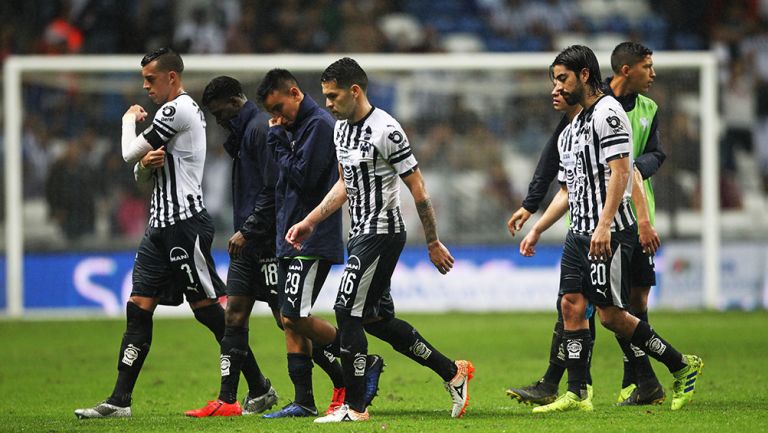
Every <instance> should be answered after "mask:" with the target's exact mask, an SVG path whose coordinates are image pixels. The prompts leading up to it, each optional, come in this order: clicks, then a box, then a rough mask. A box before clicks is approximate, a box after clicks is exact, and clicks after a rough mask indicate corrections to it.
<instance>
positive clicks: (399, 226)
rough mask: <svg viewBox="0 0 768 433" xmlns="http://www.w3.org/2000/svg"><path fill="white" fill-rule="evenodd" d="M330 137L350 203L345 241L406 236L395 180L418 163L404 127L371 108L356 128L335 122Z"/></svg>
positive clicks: (378, 110) (341, 122) (347, 123)
mask: <svg viewBox="0 0 768 433" xmlns="http://www.w3.org/2000/svg"><path fill="white" fill-rule="evenodd" d="M333 136H334V144H335V145H336V156H337V157H338V160H339V164H341V167H342V172H343V175H344V184H345V185H346V187H347V197H348V199H349V215H350V217H351V219H352V224H351V227H350V231H349V237H350V238H352V237H355V236H357V235H360V234H392V233H401V232H404V231H405V223H404V222H403V216H402V214H401V212H400V179H399V177H400V176H405V175H407V174H409V173H412V172H413V171H414V170H415V169H416V166H417V162H416V158H415V157H414V156H413V153H412V152H411V145H410V143H409V142H408V137H406V135H405V132H404V131H403V128H402V127H401V126H400V124H399V123H398V122H397V121H396V120H395V119H394V118H393V117H392V116H390V115H389V114H388V113H387V112H385V111H384V110H381V109H378V108H375V107H374V108H372V109H371V111H370V112H369V113H368V114H367V115H366V116H365V117H364V118H363V119H361V120H359V121H358V122H356V123H353V124H350V123H349V122H348V121H346V120H340V121H337V122H336V127H335V128H334V135H333Z"/></svg>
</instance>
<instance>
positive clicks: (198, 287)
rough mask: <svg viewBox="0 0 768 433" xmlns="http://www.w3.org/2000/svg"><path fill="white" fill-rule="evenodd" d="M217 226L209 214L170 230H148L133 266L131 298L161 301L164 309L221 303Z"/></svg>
mask: <svg viewBox="0 0 768 433" xmlns="http://www.w3.org/2000/svg"><path fill="white" fill-rule="evenodd" d="M213 232H214V229H213V223H212V222H211V217H210V216H209V215H208V212H206V211H205V210H203V211H202V212H200V213H198V214H197V215H195V216H193V217H191V218H188V219H186V220H183V221H179V222H177V223H176V224H174V225H172V226H168V227H162V228H155V227H147V229H146V231H145V232H144V237H143V238H142V239H141V243H140V244H139V250H138V252H136V259H135V261H134V264H133V290H132V291H131V296H134V295H136V296H146V297H150V298H158V299H159V301H158V302H159V303H160V305H180V304H181V303H182V302H183V301H184V296H186V298H187V302H195V301H200V300H203V299H218V298H219V297H220V296H224V293H225V288H224V283H223V282H222V281H221V278H219V275H218V274H217V273H216V265H215V264H214V262H213V257H211V242H212V241H213Z"/></svg>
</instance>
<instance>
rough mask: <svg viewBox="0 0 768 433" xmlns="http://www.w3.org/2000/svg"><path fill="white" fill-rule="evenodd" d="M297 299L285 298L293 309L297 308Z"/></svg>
mask: <svg viewBox="0 0 768 433" xmlns="http://www.w3.org/2000/svg"><path fill="white" fill-rule="evenodd" d="M296 299H297V298H285V300H286V301H288V302H290V303H291V307H293V308H296Z"/></svg>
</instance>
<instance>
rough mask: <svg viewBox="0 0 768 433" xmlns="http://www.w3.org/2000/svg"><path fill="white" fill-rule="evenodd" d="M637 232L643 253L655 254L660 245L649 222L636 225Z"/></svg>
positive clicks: (656, 234) (657, 235) (659, 240)
mask: <svg viewBox="0 0 768 433" xmlns="http://www.w3.org/2000/svg"><path fill="white" fill-rule="evenodd" d="M637 230H638V233H639V234H640V245H641V246H642V247H643V252H644V253H646V254H650V255H654V254H656V251H657V250H658V249H659V246H660V245H661V239H659V234H658V233H656V229H654V228H653V226H652V225H651V223H650V222H649V221H645V222H642V223H640V224H638V227H637Z"/></svg>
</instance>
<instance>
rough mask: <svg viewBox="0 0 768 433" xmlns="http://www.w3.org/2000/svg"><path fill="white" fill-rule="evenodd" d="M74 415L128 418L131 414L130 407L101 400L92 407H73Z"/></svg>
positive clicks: (81, 417) (80, 416)
mask: <svg viewBox="0 0 768 433" xmlns="http://www.w3.org/2000/svg"><path fill="white" fill-rule="evenodd" d="M75 416H76V417H78V418H80V419H86V418H128V417H130V416H131V407H130V406H128V407H120V406H115V405H113V404H109V403H107V402H102V403H99V404H97V405H96V406H94V407H89V408H85V409H75Z"/></svg>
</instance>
